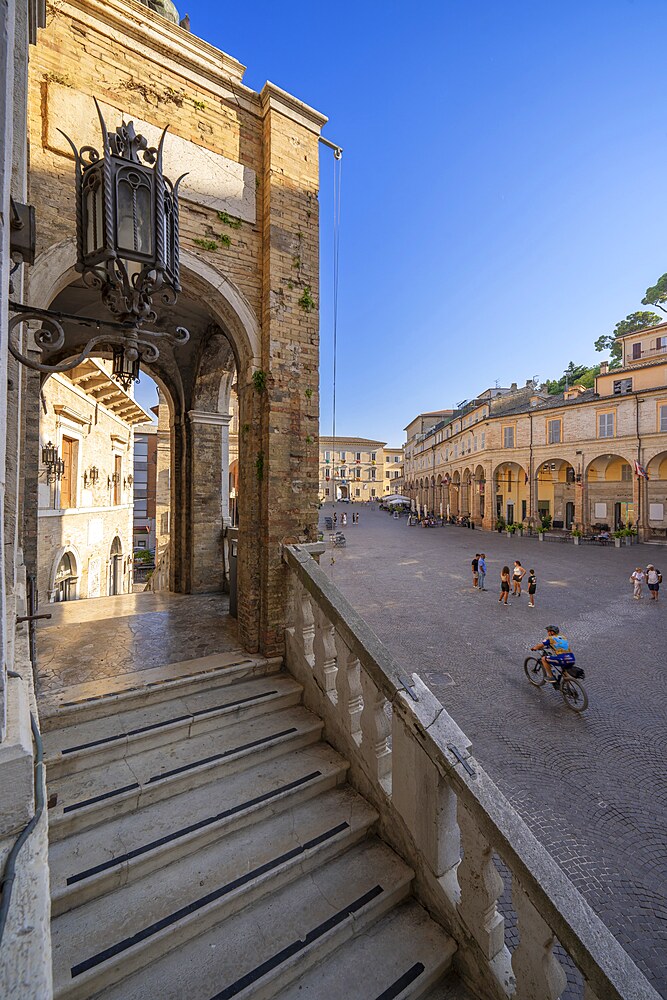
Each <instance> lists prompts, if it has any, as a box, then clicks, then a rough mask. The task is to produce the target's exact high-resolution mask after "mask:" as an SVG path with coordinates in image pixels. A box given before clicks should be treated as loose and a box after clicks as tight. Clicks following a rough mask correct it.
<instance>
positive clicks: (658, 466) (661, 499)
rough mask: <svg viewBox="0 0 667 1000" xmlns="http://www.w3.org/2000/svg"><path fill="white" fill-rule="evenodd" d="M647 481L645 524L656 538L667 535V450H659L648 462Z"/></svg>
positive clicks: (650, 533)
mask: <svg viewBox="0 0 667 1000" xmlns="http://www.w3.org/2000/svg"><path fill="white" fill-rule="evenodd" d="M646 471H647V473H648V477H649V478H648V482H647V483H646V492H645V496H646V501H647V510H646V518H645V522H644V523H645V524H647V525H648V533H649V535H651V536H653V537H656V538H665V537H666V536H667V451H661V452H658V454H657V455H654V456H653V458H651V459H650V461H649V462H648V463H647V466H646Z"/></svg>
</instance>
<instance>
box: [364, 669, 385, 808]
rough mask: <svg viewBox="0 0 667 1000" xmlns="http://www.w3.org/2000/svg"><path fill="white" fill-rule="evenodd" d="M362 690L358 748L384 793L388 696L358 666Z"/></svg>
mask: <svg viewBox="0 0 667 1000" xmlns="http://www.w3.org/2000/svg"><path fill="white" fill-rule="evenodd" d="M360 678H361V691H362V695H363V699H364V705H363V708H362V711H361V720H360V721H361V750H362V753H363V754H364V757H365V758H366V762H367V763H368V765H369V767H370V768H371V773H372V774H373V776H374V777H377V780H378V781H379V782H380V784H381V785H382V787H383V788H384V790H385V791H386V792H387V793H390V792H391V748H390V746H389V736H390V733H391V722H390V720H389V718H388V715H387V712H386V707H387V704H388V702H387V699H386V698H385V697H384V695H383V694H382V693H381V692H380V691H378V689H377V687H376V686H375V684H374V682H373V681H372V680H371V678H370V677H369V676H368V674H367V673H366V671H365V670H364V669H363V665H362V668H361V674H360Z"/></svg>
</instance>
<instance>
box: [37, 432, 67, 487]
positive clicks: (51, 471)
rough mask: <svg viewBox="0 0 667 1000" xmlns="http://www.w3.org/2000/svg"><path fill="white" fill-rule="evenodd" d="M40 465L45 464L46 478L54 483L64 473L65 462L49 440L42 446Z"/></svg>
mask: <svg viewBox="0 0 667 1000" xmlns="http://www.w3.org/2000/svg"><path fill="white" fill-rule="evenodd" d="M42 465H45V466H46V479H47V482H49V483H55V482H56V480H61V479H62V478H63V476H64V475H65V463H64V461H63V460H62V458H60V456H59V454H58V449H57V448H56V446H55V445H54V444H53V442H51V441H49V443H48V444H45V445H44V447H43V448H42Z"/></svg>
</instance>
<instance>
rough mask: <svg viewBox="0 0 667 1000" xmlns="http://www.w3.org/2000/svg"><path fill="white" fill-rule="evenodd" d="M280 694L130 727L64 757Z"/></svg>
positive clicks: (70, 750)
mask: <svg viewBox="0 0 667 1000" xmlns="http://www.w3.org/2000/svg"><path fill="white" fill-rule="evenodd" d="M274 694H278V692H277V691H262V692H261V694H254V695H251V696H250V697H248V698H237V699H236V701H227V702H225V703H224V704H222V705H214V706H213V707H212V708H200V709H199V710H198V711H197V712H188V713H187V714H186V715H175V716H173V717H172V718H171V719H163V720H162V722H151V723H150V725H147V726H138V727H137V728H136V729H128V731H127V732H126V733H114V735H113V736H104V737H103V738H102V739H100V740H91V741H90V742H89V743H79V744H78V745H77V746H75V747H67V748H66V749H65V750H61V751H60V752H61V753H62V755H63V757H64V756H65V754H68V753H77V752H78V751H79V750H91V749H92V748H93V747H99V746H103V745H104V744H105V743H113V742H115V741H116V740H124V739H127V738H128V737H130V736H139V735H140V734H141V733H149V732H150V731H151V730H152V729H162V727H163V726H171V725H175V724H176V723H177V722H187V721H188V720H190V719H199V718H201V717H202V716H203V715H211V714H212V713H213V712H221V711H222V710H223V709H225V708H239V707H240V706H241V705H247V704H248V703H249V702H252V701H261V700H262V699H263V698H270V697H271V695H274Z"/></svg>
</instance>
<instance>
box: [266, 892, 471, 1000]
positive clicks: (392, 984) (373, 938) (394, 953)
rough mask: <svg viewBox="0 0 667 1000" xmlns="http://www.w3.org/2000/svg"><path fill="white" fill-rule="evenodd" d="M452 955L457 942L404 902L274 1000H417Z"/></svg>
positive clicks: (423, 912) (416, 907)
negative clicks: (323, 999)
mask: <svg viewBox="0 0 667 1000" xmlns="http://www.w3.org/2000/svg"><path fill="white" fill-rule="evenodd" d="M455 951H456V943H455V942H454V941H453V940H452V938H450V937H449V936H448V935H447V934H446V933H445V931H444V930H443V929H442V927H440V926H439V925H438V924H436V923H435V922H434V921H433V920H431V918H430V917H429V915H428V914H427V912H426V910H424V908H423V907H422V906H420V905H419V903H417V902H416V901H415V900H414V899H412V900H408V901H406V902H405V903H402V904H401V905H400V906H398V907H396V908H395V909H394V910H392V911H391V913H389V914H388V915H387V916H386V917H384V918H383V919H382V920H381V921H380V922H379V923H377V924H374V925H373V926H372V927H369V928H368V929H367V930H366V931H365V932H364V933H363V934H360V935H358V936H357V937H355V938H353V939H352V940H350V941H346V942H345V943H344V944H343V945H342V946H341V947H340V948H339V949H338V950H337V951H335V952H334V953H333V955H330V956H329V958H328V959H327V960H326V961H324V962H322V963H320V964H318V965H317V966H316V967H314V968H312V969H311V970H310V971H309V972H307V973H306V974H305V975H302V976H300V977H299V978H298V979H295V980H294V982H292V983H291V984H290V985H289V986H288V987H287V988H286V989H284V990H281V991H280V992H279V993H276V994H274V995H273V1000H320V998H322V997H341V998H343V997H344V998H345V1000H393V998H396V997H400V998H401V1000H408V998H410V1000H417V998H422V997H425V996H426V995H427V992H428V991H429V989H430V988H431V987H432V986H433V985H434V983H436V982H438V981H439V980H441V979H442V977H443V976H444V975H445V974H446V973H447V971H448V969H449V967H450V964H451V961H452V956H453V954H454V952H455ZM428 995H429V996H430V994H428Z"/></svg>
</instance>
